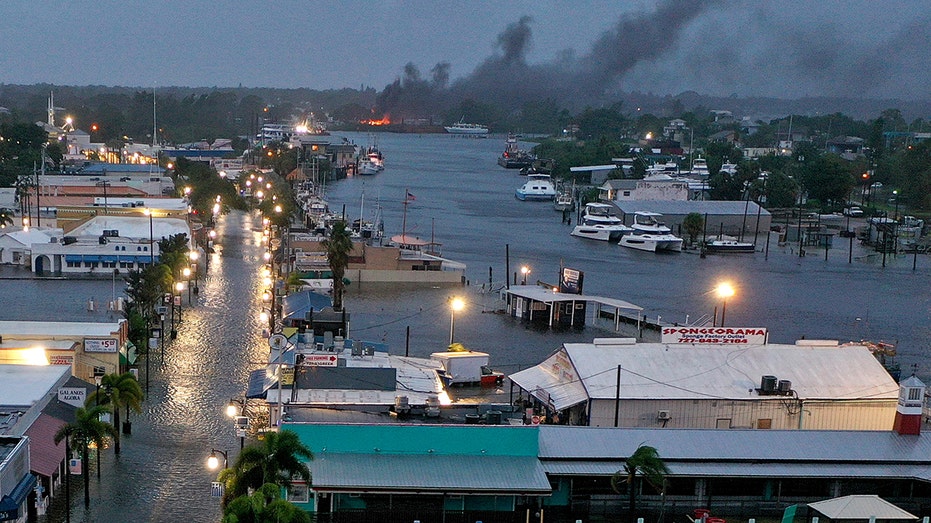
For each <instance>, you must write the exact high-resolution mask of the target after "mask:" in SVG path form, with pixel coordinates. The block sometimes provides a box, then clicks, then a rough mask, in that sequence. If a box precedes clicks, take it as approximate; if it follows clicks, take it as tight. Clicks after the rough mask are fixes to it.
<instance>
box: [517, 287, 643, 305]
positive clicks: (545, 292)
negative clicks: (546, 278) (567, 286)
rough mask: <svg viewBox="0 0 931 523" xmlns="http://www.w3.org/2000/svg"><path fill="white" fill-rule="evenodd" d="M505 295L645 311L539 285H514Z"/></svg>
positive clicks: (616, 302) (608, 299)
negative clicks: (599, 304) (591, 303)
mask: <svg viewBox="0 0 931 523" xmlns="http://www.w3.org/2000/svg"><path fill="white" fill-rule="evenodd" d="M505 293H507V294H513V295H514V296H520V297H522V298H527V299H529V300H535V301H542V302H546V303H556V302H569V301H584V302H594V303H601V304H603V305H607V306H609V307H615V308H618V309H630V310H635V311H642V310H643V307H640V306H639V305H634V304H633V303H630V302H627V301H624V300H618V299H615V298H607V297H604V296H589V295H585V294H569V293H566V292H557V291H554V290H553V289H550V288H548V287H541V286H539V285H512V286H511V288H509V289H507V290H506V291H505Z"/></svg>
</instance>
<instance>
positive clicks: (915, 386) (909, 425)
mask: <svg viewBox="0 0 931 523" xmlns="http://www.w3.org/2000/svg"><path fill="white" fill-rule="evenodd" d="M924 399H925V384H924V383H922V382H921V380H919V379H918V378H916V377H915V376H910V377H909V378H908V379H906V380H904V381H902V382H901V383H899V404H898V405H897V406H896V408H895V422H894V423H893V425H892V430H894V431H896V432H898V433H899V434H902V435H911V436H917V435H919V434H921V416H922V410H923V407H924Z"/></svg>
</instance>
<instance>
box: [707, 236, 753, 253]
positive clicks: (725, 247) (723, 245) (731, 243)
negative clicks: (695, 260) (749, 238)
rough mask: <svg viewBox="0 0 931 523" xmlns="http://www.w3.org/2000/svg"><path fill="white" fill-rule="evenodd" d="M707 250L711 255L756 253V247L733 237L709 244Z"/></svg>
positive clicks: (716, 240) (712, 241)
mask: <svg viewBox="0 0 931 523" xmlns="http://www.w3.org/2000/svg"><path fill="white" fill-rule="evenodd" d="M705 250H706V251H708V252H710V253H754V252H756V246H755V245H754V244H752V243H749V242H742V241H739V240H738V239H736V238H733V237H731V238H728V237H722V238H715V239H713V240H710V241H709V242H707V243H706V244H705Z"/></svg>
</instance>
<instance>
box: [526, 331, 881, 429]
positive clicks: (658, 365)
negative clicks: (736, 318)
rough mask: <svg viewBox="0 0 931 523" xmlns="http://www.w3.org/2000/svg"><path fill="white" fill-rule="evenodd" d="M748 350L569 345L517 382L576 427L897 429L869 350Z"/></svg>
mask: <svg viewBox="0 0 931 523" xmlns="http://www.w3.org/2000/svg"><path fill="white" fill-rule="evenodd" d="M715 330H721V331H729V332H732V333H733V332H736V331H738V330H741V329H737V328H729V329H723V328H722V329H715ZM755 330H762V329H755ZM723 336H725V337H727V338H729V339H735V340H736V339H740V336H739V335H737V334H726V333H725V334H723ZM731 336H734V337H733V338H730V337H731ZM762 341H765V338H764V340H762ZM750 343H756V344H749V343H745V344H723V345H722V344H714V345H709V344H699V343H695V344H692V343H689V344H679V343H636V341H635V340H633V339H624V338H603V339H595V340H594V342H593V343H566V344H564V345H563V347H562V348H561V349H559V350H558V351H557V352H556V353H554V354H553V355H552V356H550V357H549V358H547V359H546V360H545V361H543V362H542V363H540V364H539V365H537V366H535V367H531V368H529V369H526V370H523V371H520V372H518V373H516V374H513V375H511V376H510V379H511V381H512V382H514V383H515V384H516V385H517V386H519V387H520V388H521V389H523V390H524V391H525V393H526V394H528V395H529V396H530V397H531V398H532V399H533V401H534V402H536V403H537V404H538V405H539V406H542V407H545V408H546V409H547V411H548V412H549V413H551V414H552V413H559V415H560V417H561V418H562V419H563V420H568V421H569V423H570V424H573V425H580V424H581V425H591V426H595V427H614V426H617V427H652V428H666V427H668V428H752V429H769V428H772V429H822V430H890V429H892V426H893V421H894V418H895V412H896V405H897V400H898V393H899V388H898V385H896V383H895V381H894V380H893V379H892V377H891V376H890V375H889V373H888V372H886V369H885V368H883V366H882V365H881V364H880V363H879V361H878V360H877V359H876V358H875V357H874V356H873V355H872V353H870V351H869V349H868V348H867V347H864V346H861V345H852V346H839V345H838V344H837V342H828V341H821V342H816V341H811V340H809V341H805V340H802V341H800V342H797V344H796V345H777V344H768V343H762V342H761V341H760V340H756V341H754V340H752V339H751V340H750Z"/></svg>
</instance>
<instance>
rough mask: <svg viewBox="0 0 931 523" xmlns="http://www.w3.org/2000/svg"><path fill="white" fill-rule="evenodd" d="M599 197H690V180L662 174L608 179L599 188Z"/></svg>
mask: <svg viewBox="0 0 931 523" xmlns="http://www.w3.org/2000/svg"><path fill="white" fill-rule="evenodd" d="M598 199H599V200H603V201H643V200H679V201H685V200H688V199H689V180H685V179H681V178H678V179H677V178H673V177H671V176H668V175H665V174H662V175H656V176H650V177H649V178H643V179H642V180H627V179H624V180H619V179H612V180H606V181H605V182H604V184H602V186H601V187H599V188H598Z"/></svg>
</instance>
